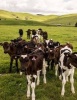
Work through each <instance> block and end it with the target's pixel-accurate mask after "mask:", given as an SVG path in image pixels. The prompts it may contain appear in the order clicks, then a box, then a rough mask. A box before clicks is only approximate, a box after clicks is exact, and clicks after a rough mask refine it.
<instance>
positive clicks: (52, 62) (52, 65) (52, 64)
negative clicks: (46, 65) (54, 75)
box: [51, 59, 54, 70]
mask: <svg viewBox="0 0 77 100" xmlns="http://www.w3.org/2000/svg"><path fill="white" fill-rule="evenodd" d="M53 67H54V59H52V61H51V70H53Z"/></svg>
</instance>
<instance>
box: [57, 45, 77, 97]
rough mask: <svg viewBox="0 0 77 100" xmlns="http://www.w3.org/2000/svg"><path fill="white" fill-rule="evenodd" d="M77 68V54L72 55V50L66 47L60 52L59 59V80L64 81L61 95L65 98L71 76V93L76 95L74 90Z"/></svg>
mask: <svg viewBox="0 0 77 100" xmlns="http://www.w3.org/2000/svg"><path fill="white" fill-rule="evenodd" d="M75 67H77V52H75V53H72V49H71V48H69V47H68V46H65V47H64V48H62V49H61V50H60V59H59V75H60V76H59V78H60V79H62V90H61V95H62V96H64V93H65V84H66V82H67V81H68V76H70V83H71V91H72V93H75V89H74V70H75Z"/></svg>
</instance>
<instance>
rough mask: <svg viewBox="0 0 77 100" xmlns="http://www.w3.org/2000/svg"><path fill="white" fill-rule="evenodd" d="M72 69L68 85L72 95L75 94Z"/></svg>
mask: <svg viewBox="0 0 77 100" xmlns="http://www.w3.org/2000/svg"><path fill="white" fill-rule="evenodd" d="M73 76H74V69H72V73H71V75H70V83H71V91H72V93H75V89H74V77H73Z"/></svg>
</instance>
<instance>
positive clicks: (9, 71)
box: [9, 58, 13, 73]
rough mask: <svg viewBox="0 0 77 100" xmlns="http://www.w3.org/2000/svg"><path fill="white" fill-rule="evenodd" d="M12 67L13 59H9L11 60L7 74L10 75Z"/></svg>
mask: <svg viewBox="0 0 77 100" xmlns="http://www.w3.org/2000/svg"><path fill="white" fill-rule="evenodd" d="M12 65H13V59H12V58H11V59H10V69H9V72H10V73H11V72H12Z"/></svg>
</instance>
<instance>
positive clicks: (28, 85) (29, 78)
mask: <svg viewBox="0 0 77 100" xmlns="http://www.w3.org/2000/svg"><path fill="white" fill-rule="evenodd" d="M27 82H28V84H27V98H29V97H30V86H31V75H27Z"/></svg>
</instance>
